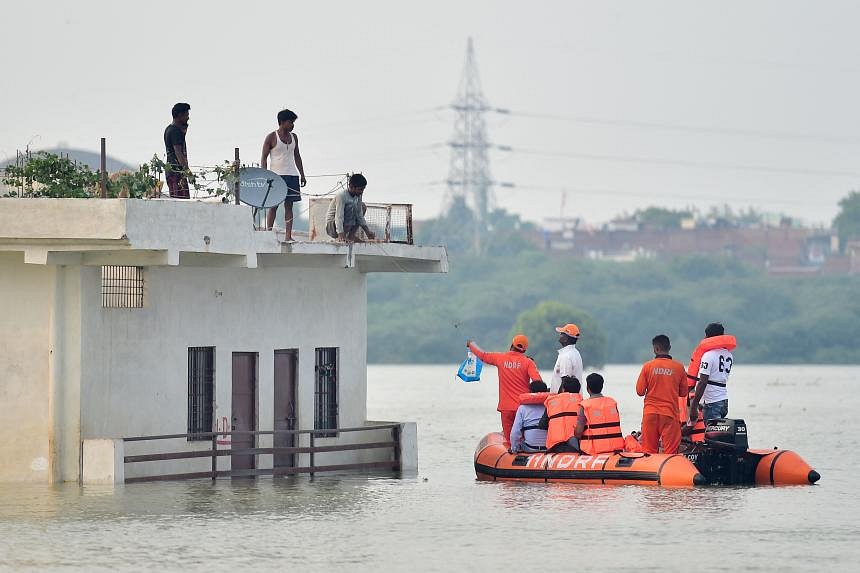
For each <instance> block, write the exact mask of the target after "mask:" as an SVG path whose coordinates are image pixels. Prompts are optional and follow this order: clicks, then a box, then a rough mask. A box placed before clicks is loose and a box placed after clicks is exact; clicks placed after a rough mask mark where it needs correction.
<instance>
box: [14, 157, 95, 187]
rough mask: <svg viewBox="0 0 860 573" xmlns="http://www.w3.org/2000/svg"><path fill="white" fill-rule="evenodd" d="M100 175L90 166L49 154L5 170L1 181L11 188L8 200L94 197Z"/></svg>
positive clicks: (31, 158) (30, 158) (29, 159)
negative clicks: (18, 198)
mask: <svg viewBox="0 0 860 573" xmlns="http://www.w3.org/2000/svg"><path fill="white" fill-rule="evenodd" d="M98 181H99V174H98V173H96V172H94V171H93V170H92V169H90V168H89V166H87V165H84V164H82V163H77V162H75V161H72V160H71V159H69V158H68V157H62V156H59V155H55V154H53V153H48V152H46V151H39V152H36V153H34V154H33V155H31V156H30V157H29V158H28V159H27V161H25V162H24V163H23V164H10V165H7V166H6V167H5V168H4V169H3V177H2V182H3V183H4V184H5V185H6V186H8V188H9V189H8V190H7V191H6V193H5V195H4V196H5V197H78V198H89V197H93V196H94V191H95V187H96V185H97V184H98Z"/></svg>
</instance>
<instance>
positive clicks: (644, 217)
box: [633, 207, 693, 230]
mask: <svg viewBox="0 0 860 573" xmlns="http://www.w3.org/2000/svg"><path fill="white" fill-rule="evenodd" d="M692 216H693V212H692V211H689V210H684V211H676V210H674V209H665V208H663V207H648V208H646V209H637V210H636V211H635V212H634V213H633V217H634V218H636V220H638V221H639V222H640V223H642V224H643V225H647V226H649V227H654V228H656V229H664V230H665V229H680V228H681V221H683V220H684V219H689V218H690V217H692Z"/></svg>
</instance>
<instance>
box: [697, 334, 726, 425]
mask: <svg viewBox="0 0 860 573" xmlns="http://www.w3.org/2000/svg"><path fill="white" fill-rule="evenodd" d="M724 333H725V329H724V328H723V325H722V324H720V323H717V322H713V323H711V324H709V325H708V326H707V327H705V337H706V338H711V337H713V336H722V335H723V334H724ZM733 363H734V358H733V357H732V353H731V351H730V350H728V349H726V348H715V349H713V350H708V351H707V352H705V353H704V354H702V361H701V364H700V365H699V381H698V382H697V383H696V394H695V395H694V396H693V400H692V402H690V410H689V411H690V418H691V422H690V425H692V423H694V422H695V421H696V417H697V412H698V408H699V402H700V401H701V403H702V419H703V420H704V421H705V423H706V424H707V423H708V420H713V419H715V418H725V417H726V416H727V415H728V413H729V393H728V391H727V390H726V384H727V383H728V381H729V374H731V372H732V365H733Z"/></svg>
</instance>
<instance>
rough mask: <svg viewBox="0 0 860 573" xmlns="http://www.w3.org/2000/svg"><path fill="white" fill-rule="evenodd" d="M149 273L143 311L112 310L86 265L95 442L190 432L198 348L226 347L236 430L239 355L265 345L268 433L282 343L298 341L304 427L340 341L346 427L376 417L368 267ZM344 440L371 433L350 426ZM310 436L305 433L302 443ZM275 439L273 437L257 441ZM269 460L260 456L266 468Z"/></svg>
mask: <svg viewBox="0 0 860 573" xmlns="http://www.w3.org/2000/svg"><path fill="white" fill-rule="evenodd" d="M145 273H146V274H145V285H146V294H145V300H146V302H145V307H144V308H142V309H105V308H102V305H101V296H100V280H101V275H100V269H99V268H98V267H85V268H83V269H82V281H81V289H82V297H81V300H82V317H83V318H82V339H83V345H82V362H81V364H82V373H81V378H82V388H81V414H82V434H83V436H82V437H83V438H84V439H86V438H121V437H129V436H143V435H157V434H173V433H185V432H186V429H187V391H188V386H187V385H188V374H187V369H188V364H187V362H188V347H190V346H214V347H215V348H216V351H215V396H216V398H215V401H216V406H215V412H214V416H215V419H216V420H217V421H219V422H220V423H221V424H222V425H221V426H220V427H229V420H230V418H231V405H232V404H231V362H232V353H233V352H255V353H257V354H258V361H257V368H258V387H257V416H258V421H257V429H259V430H267V429H272V427H273V407H274V406H273V404H272V397H273V391H274V385H273V376H274V372H273V370H274V364H273V362H274V351H275V350H276V349H289V348H298V349H299V359H298V370H299V372H298V423H299V428H301V429H311V428H313V424H314V363H315V352H314V351H315V348H317V347H325V346H335V347H339V349H340V350H339V381H338V385H339V396H338V403H339V407H340V411H339V420H338V425H339V426H340V427H349V426H361V425H363V424H364V423H365V419H366V398H367V396H366V344H367V341H366V330H367V304H366V300H367V295H366V279H365V276H364V275H363V274H361V273H359V272H357V271H356V270H355V269H343V268H297V267H280V268H272V267H265V268H259V269H246V268H213V267H210V268H207V267H150V268H147V269H146V271H145ZM338 439H339V440H341V441H350V440H361V441H367V438H366V437H362V436H359V435H356V434H346V433H345V434H342V435H341V437H340V438H338ZM306 441H307V437H306V436H304V437H303V442H302V443H303V444H304V443H306ZM334 441H335V439H328V440H326V439H321V440H318V442H319V443H320V444H324V443H327V442H334ZM270 444H271V438H268V437H266V438H263V439H261V441H260V443H258V445H259V446H268V445H270ZM208 448H209V443H208V442H192V443H188V442H186V441H185V440H184V439H183V440H171V441H169V442H160V443H154V442H131V443H127V444H126V455H133V454H138V453H150V452H154V451H162V452H163V451H171V450H177V449H208ZM368 455H372V453H371V454H367V453H357V454H356V456H357V459H366V457H367V456H368ZM360 456H364V458H361V457H360ZM228 459H229V458H227V457H225V458H222V459H221V460H220V462H219V467H221V468H227V467H229V462H228ZM269 459H270V457H269V456H261V458H260V463H259V467H266V465H267V464H268V460H269ZM300 461H301V460H300ZM350 461H352V460H350ZM209 464H210V461H209V459H208V458H202V459H198V460H192V461H189V460H182V461H172V462H146V463H144V464H132V465H129V466H128V467H127V468H126V470H127V473H126V475H127V476H128V477H134V476H136V475H141V474H142V472H145V473H147V474H152V473H169V472H189V471H206V470H207V469H208V468H209Z"/></svg>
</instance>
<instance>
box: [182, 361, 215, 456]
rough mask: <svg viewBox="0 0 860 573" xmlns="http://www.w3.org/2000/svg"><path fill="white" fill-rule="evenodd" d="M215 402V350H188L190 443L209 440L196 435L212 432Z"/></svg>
mask: <svg viewBox="0 0 860 573" xmlns="http://www.w3.org/2000/svg"><path fill="white" fill-rule="evenodd" d="M214 401H215V348H214V347H212V346H198V347H192V348H189V349H188V434H189V437H188V441H189V442H190V441H196V440H209V439H210V438H208V437H199V436H196V435H195V434H199V433H205V432H211V431H213V430H212V404H213V403H214Z"/></svg>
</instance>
